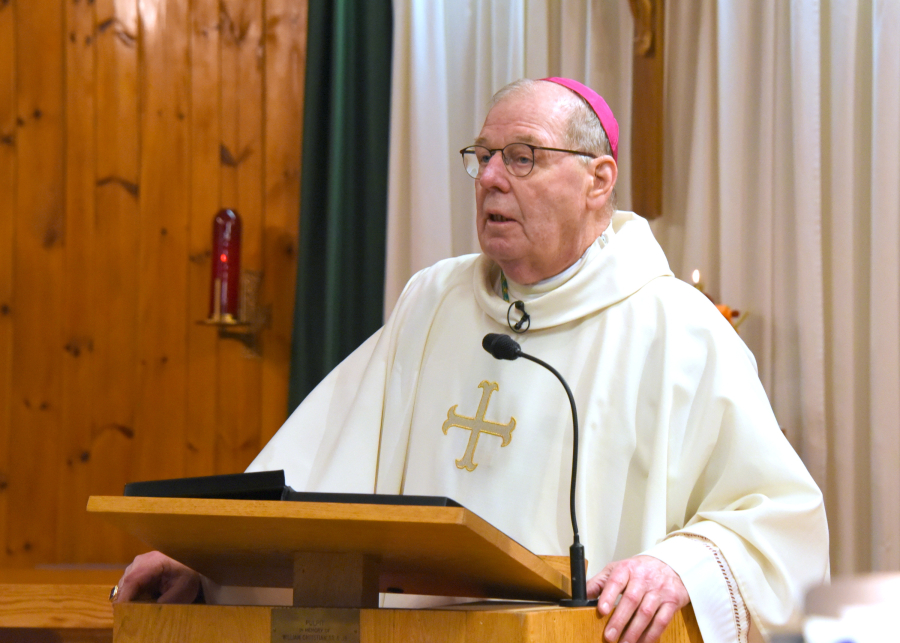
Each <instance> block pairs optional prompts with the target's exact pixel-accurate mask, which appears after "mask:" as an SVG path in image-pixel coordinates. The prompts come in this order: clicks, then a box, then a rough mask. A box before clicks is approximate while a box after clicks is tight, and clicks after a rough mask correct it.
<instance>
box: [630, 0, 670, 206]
mask: <svg viewBox="0 0 900 643" xmlns="http://www.w3.org/2000/svg"><path fill="white" fill-rule="evenodd" d="M630 4H631V9H632V14H633V15H634V67H633V71H632V96H633V98H632V109H631V117H632V121H631V122H632V123H633V124H634V125H633V126H632V128H631V158H632V159H638V161H637V162H636V163H633V164H632V170H631V185H632V190H631V192H632V194H631V202H632V208H633V210H634V211H635V212H637V213H638V214H640V215H641V216H643V217H646V218H648V219H655V218H656V217H658V216H660V215H661V214H662V192H663V187H662V183H663V132H664V125H663V93H664V92H663V88H664V83H665V60H664V52H665V40H664V32H665V0H631V1H630ZM638 124H640V125H639V126H638Z"/></svg>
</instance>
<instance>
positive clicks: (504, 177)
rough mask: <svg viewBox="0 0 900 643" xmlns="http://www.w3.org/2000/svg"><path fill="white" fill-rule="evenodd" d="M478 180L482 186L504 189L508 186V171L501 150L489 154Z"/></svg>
mask: <svg viewBox="0 0 900 643" xmlns="http://www.w3.org/2000/svg"><path fill="white" fill-rule="evenodd" d="M478 180H479V181H480V182H481V185H482V186H483V187H490V188H493V187H496V188H500V189H505V188H507V187H508V186H509V172H507V170H506V166H504V164H503V152H500V151H497V152H494V153H493V154H492V155H491V158H490V159H489V160H488V162H487V165H485V166H484V169H483V170H481V177H480V178H479V179H478Z"/></svg>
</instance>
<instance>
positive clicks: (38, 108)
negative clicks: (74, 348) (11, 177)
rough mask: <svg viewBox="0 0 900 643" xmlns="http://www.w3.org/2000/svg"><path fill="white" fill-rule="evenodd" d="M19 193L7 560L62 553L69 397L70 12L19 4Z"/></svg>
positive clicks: (58, 5)
mask: <svg viewBox="0 0 900 643" xmlns="http://www.w3.org/2000/svg"><path fill="white" fill-rule="evenodd" d="M15 12H16V13H15V15H16V31H17V35H16V49H17V51H16V68H17V71H16V82H17V121H16V122H17V125H18V128H17V129H18V132H17V135H16V144H17V177H16V181H17V186H16V200H17V203H16V212H15V214H14V217H15V227H16V240H15V249H14V253H13V256H14V258H13V271H14V274H15V276H16V281H15V287H14V291H13V303H12V309H13V315H14V324H15V341H14V343H13V359H12V362H13V369H14V373H15V377H14V378H13V383H12V402H11V407H12V419H11V437H12V439H11V441H10V453H11V454H14V457H13V458H12V459H11V462H10V467H9V493H10V497H9V505H8V515H9V518H10V522H9V525H8V537H7V548H6V556H7V560H8V561H12V562H14V563H15V564H20V565H28V564H30V563H32V562H35V561H40V560H44V559H47V558H52V557H53V556H54V554H55V536H56V511H55V509H56V499H57V491H58V486H57V481H58V480H59V472H58V470H57V467H56V466H54V465H55V463H56V458H55V457H54V456H55V453H56V452H57V448H58V446H57V445H58V438H59V426H60V420H61V415H60V403H61V393H62V390H61V389H62V379H61V369H60V368H59V367H60V365H61V353H62V350H61V347H62V345H63V342H62V322H61V319H62V315H61V313H62V271H63V239H64V234H65V221H64V218H63V217H64V198H63V189H64V177H63V173H64V169H63V165H64V161H63V159H64V157H65V150H64V146H63V77H62V70H63V55H64V52H63V48H62V41H63V38H62V28H63V15H64V8H63V4H62V3H59V2H56V3H53V2H17V3H16V5H15Z"/></svg>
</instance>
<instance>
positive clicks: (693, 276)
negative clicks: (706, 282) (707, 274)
mask: <svg viewBox="0 0 900 643" xmlns="http://www.w3.org/2000/svg"><path fill="white" fill-rule="evenodd" d="M691 279H692V280H693V282H694V285H695V286H696V285H697V284H699V283H700V271H699V270H695V271H694V272H693V273H692V274H691Z"/></svg>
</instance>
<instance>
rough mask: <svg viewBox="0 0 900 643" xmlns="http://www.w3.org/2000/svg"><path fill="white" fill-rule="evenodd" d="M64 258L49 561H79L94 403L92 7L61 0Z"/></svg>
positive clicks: (82, 554)
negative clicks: (59, 394)
mask: <svg viewBox="0 0 900 643" xmlns="http://www.w3.org/2000/svg"><path fill="white" fill-rule="evenodd" d="M65 10H66V16H65V20H66V22H65V28H64V33H65V87H66V92H65V104H66V108H65V153H66V156H65V159H66V174H65V194H66V200H65V217H66V237H65V258H64V261H63V274H62V276H61V278H62V281H63V308H62V315H61V317H62V325H63V341H64V342H65V343H64V345H62V346H59V347H54V348H56V349H57V350H60V351H62V352H61V353H59V354H60V356H61V358H62V387H63V388H62V411H61V417H62V423H61V425H60V429H61V430H60V440H59V446H60V452H59V454H58V456H57V458H58V459H57V460H56V461H55V462H51V463H48V464H50V465H51V466H55V467H57V468H58V469H59V472H60V474H59V475H60V477H59V499H58V504H57V509H56V512H57V525H56V529H57V535H56V559H57V560H78V559H83V557H84V552H83V551H81V547H82V546H83V545H84V544H85V543H84V539H81V538H72V537H70V535H72V534H82V533H85V532H86V531H87V524H88V522H87V521H88V515H87V513H86V512H85V510H84V507H85V505H86V504H87V499H88V496H89V495H90V467H91V420H92V418H91V414H92V413H91V411H92V408H93V395H94V390H93V381H94V373H93V350H94V325H93V321H94V320H93V318H94V314H95V309H94V308H93V298H92V296H91V294H92V292H93V270H92V268H93V266H92V265H91V260H90V258H91V255H92V254H93V249H94V183H95V178H94V177H95V165H96V163H95V148H94V42H93V41H94V39H93V34H94V5H92V4H89V3H86V2H75V1H74V0H69V1H68V2H66V3H65Z"/></svg>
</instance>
